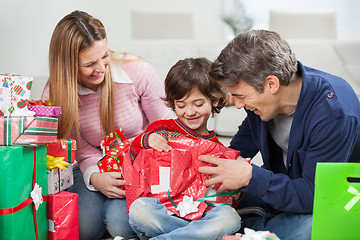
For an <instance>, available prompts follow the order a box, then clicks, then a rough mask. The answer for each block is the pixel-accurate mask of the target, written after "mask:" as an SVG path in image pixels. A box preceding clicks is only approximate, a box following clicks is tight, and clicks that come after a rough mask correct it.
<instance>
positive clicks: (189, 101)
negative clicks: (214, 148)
mask: <svg viewBox="0 0 360 240" xmlns="http://www.w3.org/2000/svg"><path fill="white" fill-rule="evenodd" d="M174 104H175V113H176V115H177V116H178V118H179V119H180V120H181V121H182V122H183V123H184V124H185V125H186V126H188V127H189V128H190V129H191V130H193V131H195V132H197V133H200V134H203V135H205V134H208V133H209V132H208V130H207V120H208V119H209V117H210V115H211V113H212V104H211V100H210V99H208V98H207V97H205V96H204V95H203V94H202V93H201V92H200V91H199V90H198V89H197V88H194V89H192V90H191V91H190V92H189V94H188V95H187V96H185V97H183V98H182V99H179V100H175V102H174Z"/></svg>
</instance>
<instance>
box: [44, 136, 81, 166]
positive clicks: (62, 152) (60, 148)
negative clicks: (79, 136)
mask: <svg viewBox="0 0 360 240" xmlns="http://www.w3.org/2000/svg"><path fill="white" fill-rule="evenodd" d="M76 149H77V147H76V141H75V140H74V139H57V140H56V143H53V144H49V145H48V147H47V155H50V156H53V157H64V161H65V162H68V163H74V161H75V151H76Z"/></svg>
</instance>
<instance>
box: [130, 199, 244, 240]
mask: <svg viewBox="0 0 360 240" xmlns="http://www.w3.org/2000/svg"><path fill="white" fill-rule="evenodd" d="M129 222H130V225H131V227H132V228H133V229H134V231H135V232H136V233H137V234H138V236H139V237H140V238H141V239H147V238H148V237H152V238H151V239H169V240H170V239H171V240H177V239H180V240H185V239H186V240H190V239H204V240H205V239H206V240H209V239H221V238H222V237H223V236H224V235H229V234H233V233H234V232H236V231H237V230H239V228H240V217H239V215H238V214H237V212H236V211H235V209H233V208H232V207H230V206H227V205H222V206H217V207H215V208H213V209H211V210H209V211H207V212H205V214H204V215H203V217H202V219H201V220H195V221H188V220H185V219H183V218H180V217H177V216H175V215H168V213H167V209H166V207H164V206H163V205H162V204H160V201H159V200H158V199H155V198H138V199H136V200H135V201H134V202H133V203H132V205H131V207H130V210H129Z"/></svg>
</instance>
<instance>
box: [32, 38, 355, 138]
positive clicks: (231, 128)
mask: <svg viewBox="0 0 360 240" xmlns="http://www.w3.org/2000/svg"><path fill="white" fill-rule="evenodd" d="M289 43H290V45H291V47H292V48H293V50H294V52H295V54H296V56H297V59H298V60H300V61H301V62H302V63H303V64H304V65H307V66H311V67H314V68H317V69H320V70H323V71H326V72H329V73H332V74H335V75H338V76H341V77H343V78H344V79H346V80H347V81H348V82H349V83H350V84H351V85H352V87H353V88H354V89H355V91H356V92H357V94H358V96H360V57H359V56H360V40H359V41H335V40H292V41H289ZM226 44H227V42H226V41H208V42H204V41H192V40H181V41H180V40H179V41H177V40H172V41H168V40H167V41H164V40H153V41H150V40H141V41H128V42H117V43H109V45H110V47H111V49H113V50H115V51H127V52H131V53H135V54H137V55H139V56H141V57H143V58H144V59H146V60H148V61H149V62H150V63H151V64H152V65H153V66H154V67H155V69H156V70H157V72H158V74H159V76H160V78H161V79H162V80H163V79H164V78H165V76H166V74H167V72H168V70H169V69H170V68H171V66H173V65H174V64H175V63H176V62H177V61H178V60H180V59H183V58H187V57H206V58H208V59H210V60H214V59H216V57H217V56H218V55H219V53H220V52H221V50H222V49H223V48H224V47H225V46H226ZM34 78H35V81H34V84H33V89H34V90H33V91H32V98H33V99H36V98H39V97H40V95H41V89H42V87H43V85H44V84H45V81H46V77H44V76H43V77H36V76H35V77H34ZM244 117H245V111H244V110H238V109H236V108H235V107H234V106H229V107H225V108H224V109H222V111H221V113H220V114H218V115H216V116H215V118H214V119H211V121H210V122H209V128H210V129H214V130H215V131H216V133H217V134H218V135H222V136H233V135H234V134H235V133H236V131H237V126H238V125H239V124H240V123H241V122H242V120H243V119H244Z"/></svg>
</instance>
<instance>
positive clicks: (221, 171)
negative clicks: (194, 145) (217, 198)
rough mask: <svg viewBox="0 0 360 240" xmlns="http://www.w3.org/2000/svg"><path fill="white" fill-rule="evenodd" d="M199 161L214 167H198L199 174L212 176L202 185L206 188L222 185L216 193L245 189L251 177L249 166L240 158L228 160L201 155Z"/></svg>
mask: <svg viewBox="0 0 360 240" xmlns="http://www.w3.org/2000/svg"><path fill="white" fill-rule="evenodd" d="M199 160H200V161H203V162H207V163H210V164H214V165H215V167H211V166H207V167H200V168H199V172H200V173H204V174H212V175H214V177H213V178H210V179H209V180H206V181H205V182H204V185H205V186H207V187H208V186H211V185H213V184H217V183H222V185H221V186H220V187H219V189H218V192H223V191H225V190H236V189H239V188H242V187H246V186H247V185H248V184H249V182H250V179H251V177H252V166H251V164H249V163H248V162H246V160H245V159H244V158H242V157H240V156H239V157H238V158H237V159H236V160H230V159H222V158H217V157H214V156H210V155H202V156H200V157H199Z"/></svg>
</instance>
